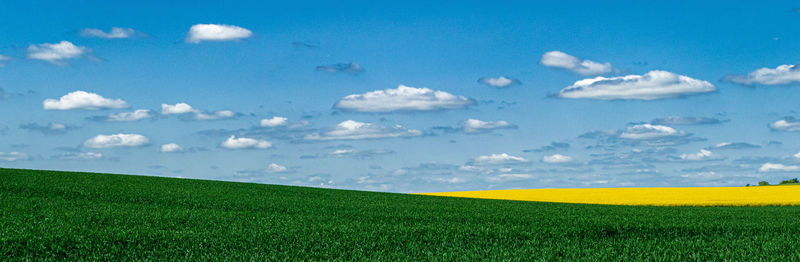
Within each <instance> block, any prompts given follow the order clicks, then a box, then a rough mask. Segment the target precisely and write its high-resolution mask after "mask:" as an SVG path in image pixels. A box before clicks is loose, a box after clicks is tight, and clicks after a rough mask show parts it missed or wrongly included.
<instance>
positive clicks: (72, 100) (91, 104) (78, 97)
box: [43, 91, 130, 110]
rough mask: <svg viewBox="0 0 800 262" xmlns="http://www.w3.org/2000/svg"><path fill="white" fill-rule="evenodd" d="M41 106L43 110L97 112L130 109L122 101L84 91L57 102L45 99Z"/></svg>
mask: <svg viewBox="0 0 800 262" xmlns="http://www.w3.org/2000/svg"><path fill="white" fill-rule="evenodd" d="M43 105H44V109H45V110H72V109H85V110H98V109H109V108H128V107H130V106H129V105H128V103H127V102H125V101H123V100H122V99H109V98H104V97H102V96H100V95H98V94H95V93H89V92H86V91H75V92H70V93H68V94H66V95H64V96H62V97H61V98H59V99H58V100H55V99H46V100H44V102H43Z"/></svg>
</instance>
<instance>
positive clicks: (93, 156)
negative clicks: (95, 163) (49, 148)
mask: <svg viewBox="0 0 800 262" xmlns="http://www.w3.org/2000/svg"><path fill="white" fill-rule="evenodd" d="M56 158H58V159H62V160H97V159H102V158H103V154H101V153H95V152H85V153H84V152H71V153H64V154H61V155H59V156H56Z"/></svg>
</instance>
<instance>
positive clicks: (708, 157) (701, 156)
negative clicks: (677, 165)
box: [681, 149, 720, 161]
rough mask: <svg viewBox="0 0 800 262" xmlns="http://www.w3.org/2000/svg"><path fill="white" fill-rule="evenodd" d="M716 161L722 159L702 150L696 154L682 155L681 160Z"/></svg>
mask: <svg viewBox="0 0 800 262" xmlns="http://www.w3.org/2000/svg"><path fill="white" fill-rule="evenodd" d="M714 159H720V157H719V156H718V155H716V154H714V153H713V152H711V151H708V150H705V149H700V152H697V153H694V154H681V160H685V161H706V160H714Z"/></svg>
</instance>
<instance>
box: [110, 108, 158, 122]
mask: <svg viewBox="0 0 800 262" xmlns="http://www.w3.org/2000/svg"><path fill="white" fill-rule="evenodd" d="M151 117H153V115H152V114H151V113H150V110H147V109H137V110H134V111H133V112H122V113H113V114H110V115H108V117H107V118H106V121H111V122H130V121H139V120H142V119H147V118H151Z"/></svg>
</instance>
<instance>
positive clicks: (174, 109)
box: [161, 103, 199, 115]
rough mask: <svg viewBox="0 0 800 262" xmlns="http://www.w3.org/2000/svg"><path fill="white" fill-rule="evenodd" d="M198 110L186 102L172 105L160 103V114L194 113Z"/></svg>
mask: <svg viewBox="0 0 800 262" xmlns="http://www.w3.org/2000/svg"><path fill="white" fill-rule="evenodd" d="M196 112H199V111H198V110H197V109H194V108H192V106H190V105H189V104H187V103H177V104H174V105H170V104H161V114H162V115H179V114H185V113H196Z"/></svg>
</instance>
